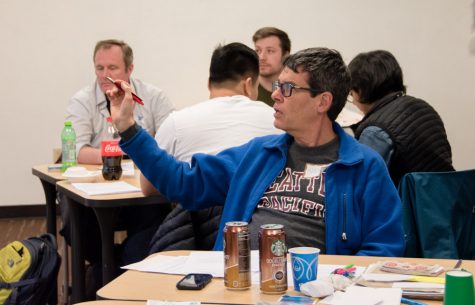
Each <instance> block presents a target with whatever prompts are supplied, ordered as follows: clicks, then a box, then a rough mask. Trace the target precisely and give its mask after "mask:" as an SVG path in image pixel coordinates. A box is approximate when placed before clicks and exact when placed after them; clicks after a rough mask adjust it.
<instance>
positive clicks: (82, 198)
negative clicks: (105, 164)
mask: <svg viewBox="0 0 475 305" xmlns="http://www.w3.org/2000/svg"><path fill="white" fill-rule="evenodd" d="M79 166H84V167H86V168H87V169H88V170H98V169H99V165H84V164H80V165H79ZM33 170H36V173H38V175H43V176H49V179H52V178H57V177H61V180H57V182H56V186H57V189H58V190H59V191H60V192H63V193H64V194H65V195H67V196H68V197H70V198H72V199H74V200H75V201H77V202H79V203H81V204H83V205H85V206H89V207H119V206H130V205H133V204H141V205H147V204H157V203H168V202H169V201H168V200H167V199H166V198H165V197H163V196H161V195H155V196H144V194H143V193H142V192H133V193H124V194H110V195H88V194H86V193H84V192H82V191H80V190H78V189H76V188H75V187H74V186H72V184H71V182H69V181H68V180H65V179H64V177H62V176H61V172H48V171H47V165H40V166H38V167H34V168H33ZM45 171H46V173H45ZM40 178H41V177H40ZM119 181H124V182H127V183H129V184H131V185H134V186H136V187H138V188H140V170H138V169H135V171H134V175H133V176H125V175H123V176H122V177H121V178H120V180H119ZM98 182H107V181H106V180H104V178H102V176H100V177H99V180H98ZM105 204H107V206H105Z"/></svg>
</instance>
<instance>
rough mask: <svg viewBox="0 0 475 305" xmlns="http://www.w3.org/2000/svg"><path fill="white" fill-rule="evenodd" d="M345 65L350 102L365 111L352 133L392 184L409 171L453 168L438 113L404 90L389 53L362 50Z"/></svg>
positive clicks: (396, 183)
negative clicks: (379, 161)
mask: <svg viewBox="0 0 475 305" xmlns="http://www.w3.org/2000/svg"><path fill="white" fill-rule="evenodd" d="M348 68H349V69H350V73H351V91H350V95H351V98H352V102H353V103H354V104H355V105H356V106H357V107H358V108H359V109H360V110H361V111H362V112H363V113H364V114H365V116H364V117H363V119H362V120H361V121H360V122H359V123H357V124H355V125H353V130H354V133H355V137H356V138H357V139H358V140H359V142H360V143H363V144H366V145H368V146H370V147H371V148H373V149H374V150H376V151H377V152H378V153H380V154H381V156H382V157H383V159H384V160H385V161H386V164H387V165H388V168H389V173H390V175H391V178H392V180H393V182H394V184H395V185H396V187H397V186H398V184H399V181H400V180H401V178H402V176H404V174H406V173H409V172H438V171H452V170H454V168H453V167H452V152H451V148H450V144H449V141H448V140H447V134H446V132H445V129H444V123H443V122H442V119H441V118H440V116H439V115H438V114H437V112H436V111H435V110H434V108H432V107H431V106H430V105H429V104H428V103H426V102H425V101H423V100H421V99H418V98H414V97H412V96H408V95H406V88H405V86H404V84H403V76H402V70H401V67H400V66H399V64H398V62H397V61H396V58H394V56H393V55H392V54H391V53H389V52H388V51H383V50H378V51H372V52H367V53H361V54H359V55H358V56H356V57H355V58H354V59H353V60H352V61H351V62H350V64H349V66H348Z"/></svg>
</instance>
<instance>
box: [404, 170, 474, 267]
mask: <svg viewBox="0 0 475 305" xmlns="http://www.w3.org/2000/svg"><path fill="white" fill-rule="evenodd" d="M399 195H400V196H401V200H402V204H403V225H404V231H405V239H406V250H405V256H406V257H427V258H451V259H471V260H473V259H475V169H472V170H464V171H454V172H438V173H426V172H423V173H409V174H406V175H405V176H404V177H403V178H402V180H401V182H400V184H399Z"/></svg>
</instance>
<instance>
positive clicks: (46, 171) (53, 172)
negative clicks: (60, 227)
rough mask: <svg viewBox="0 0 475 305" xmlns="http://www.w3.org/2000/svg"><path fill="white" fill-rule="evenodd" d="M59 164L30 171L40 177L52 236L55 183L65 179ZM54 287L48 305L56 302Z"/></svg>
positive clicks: (54, 226)
mask: <svg viewBox="0 0 475 305" xmlns="http://www.w3.org/2000/svg"><path fill="white" fill-rule="evenodd" d="M59 166H61V164H41V165H35V166H33V167H32V169H31V173H32V174H33V175H34V176H37V177H38V178H39V179H40V182H41V185H42V186H43V192H44V194H45V199H46V232H48V233H50V234H52V235H53V236H54V237H56V183H57V182H58V181H61V180H65V179H66V178H65V177H63V176H62V173H61V171H60V169H59ZM79 166H84V167H86V168H87V169H89V170H92V169H94V168H97V165H84V164H79ZM54 287H55V288H54V290H55V291H54V292H53V294H52V295H53V297H52V298H53V299H52V300H51V301H50V302H51V304H50V305H53V304H57V297H58V293H57V285H54Z"/></svg>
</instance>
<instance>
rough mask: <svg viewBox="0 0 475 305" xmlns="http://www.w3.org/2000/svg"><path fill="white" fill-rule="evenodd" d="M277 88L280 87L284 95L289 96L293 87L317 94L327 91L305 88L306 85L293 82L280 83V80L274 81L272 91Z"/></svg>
mask: <svg viewBox="0 0 475 305" xmlns="http://www.w3.org/2000/svg"><path fill="white" fill-rule="evenodd" d="M277 88H279V89H280V92H281V93H282V95H283V96H284V97H289V96H291V95H292V90H293V89H301V90H307V91H310V92H312V93H315V94H320V93H323V92H325V91H324V90H317V89H313V88H304V87H299V86H296V85H293V84H291V83H280V82H279V81H278V80H276V81H273V82H272V92H274V91H275V90H277Z"/></svg>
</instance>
